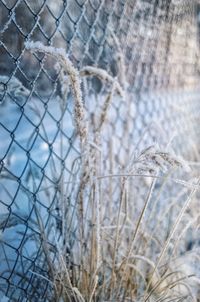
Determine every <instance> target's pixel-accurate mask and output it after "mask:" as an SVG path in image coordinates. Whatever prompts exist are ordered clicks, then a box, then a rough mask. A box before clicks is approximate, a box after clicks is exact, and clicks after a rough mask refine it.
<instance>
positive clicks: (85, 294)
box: [26, 37, 200, 302]
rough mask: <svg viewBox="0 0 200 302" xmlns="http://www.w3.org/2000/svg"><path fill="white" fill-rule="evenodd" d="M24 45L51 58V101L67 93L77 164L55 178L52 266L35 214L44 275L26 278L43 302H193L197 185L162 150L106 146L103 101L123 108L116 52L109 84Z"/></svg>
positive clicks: (99, 73)
mask: <svg viewBox="0 0 200 302" xmlns="http://www.w3.org/2000/svg"><path fill="white" fill-rule="evenodd" d="M113 38H114V41H115V43H117V40H116V37H113ZM26 47H27V48H28V49H30V50H31V51H33V52H35V51H39V52H43V53H45V54H47V55H51V56H53V57H54V58H56V60H57V61H58V66H57V67H56V68H57V70H58V71H59V72H60V81H61V84H62V94H63V95H62V97H63V99H62V98H61V99H60V102H61V103H63V102H64V101H65V100H66V96H67V94H68V91H71V92H72V95H73V99H74V120H75V126H76V132H77V135H78V137H79V140H80V150H81V161H79V160H77V161H75V162H74V164H73V166H72V174H71V176H70V177H69V179H67V181H66V180H65V181H64V180H63V181H61V187H60V191H61V195H60V196H61V200H60V203H59V210H60V212H61V219H62V225H61V229H62V231H61V237H62V238H61V239H58V240H57V241H56V242H55V244H56V248H57V253H56V261H55V260H54V262H53V261H52V259H51V251H50V249H49V246H48V243H47V239H48V238H47V237H48V234H47V232H46V230H45V228H44V227H43V226H42V221H41V218H40V217H39V213H38V224H39V227H40V232H41V234H42V248H43V250H44V254H45V256H46V265H47V266H48V268H49V276H42V275H40V274H37V273H36V272H35V274H37V275H38V278H39V279H41V280H42V278H45V279H47V280H48V281H49V283H50V284H51V285H52V294H51V299H50V300H52V301H88V302H91V301H137V302H146V301H157V302H158V301H160V302H161V301H199V300H198V299H199V284H200V279H199V268H200V267H199V264H198V262H199V246H198V240H196V238H195V236H196V234H197V233H198V228H199V213H198V197H199V196H198V194H199V193H198V191H199V179H198V178H193V175H192V172H191V170H190V167H189V165H188V164H187V162H186V161H184V160H183V159H182V158H181V157H180V156H177V155H176V154H175V152H174V151H173V149H172V147H171V146H170V144H169V145H165V146H164V145H163V146H159V145H151V146H149V147H147V148H144V149H141V148H139V146H132V144H131V142H130V141H127V138H126V137H125V135H124V137H121V146H118V148H116V146H115V144H114V139H115V138H113V137H112V132H111V133H110V132H109V131H108V128H109V110H110V107H111V105H112V104H113V102H117V101H120V102H123V103H124V102H125V104H126V105H127V108H128V102H130V100H129V99H128V90H127V89H128V84H127V83H126V79H125V78H126V77H125V70H126V68H125V66H124V63H123V59H122V57H121V52H120V50H119V49H118V51H119V53H120V58H121V59H120V60H119V64H121V65H122V66H121V69H120V70H121V71H122V73H123V74H121V75H120V76H118V77H117V78H113V77H112V76H111V75H110V74H109V73H108V72H106V71H104V70H102V69H100V68H96V67H90V66H86V67H84V68H83V69H82V70H77V69H76V68H74V66H73V64H72V63H71V61H70V60H69V58H68V57H67V56H66V54H65V52H64V51H63V50H59V49H56V48H53V47H47V46H43V45H42V44H41V43H38V42H37V43H32V42H31V43H27V44H26ZM119 47H120V46H119V45H118V48H119ZM93 77H95V78H99V79H100V80H101V81H102V83H103V87H104V94H102V95H101V97H99V99H100V100H101V102H102V104H98V106H97V108H95V110H94V111H93V112H92V113H89V110H88V108H89V107H90V104H88V103H89V102H90V101H91V100H93V98H92V96H91V95H90V93H89V88H88V87H89V83H90V80H91V78H93ZM82 81H84V85H83V86H81V84H82ZM83 87H84V88H83ZM104 97H105V99H104ZM102 100H103V101H102ZM127 116H128V115H127ZM126 126H127V125H124V127H125V130H126ZM122 147H123V148H125V150H126V152H124V155H123V158H120V157H121V155H120V154H121V153H120V152H119V151H120V149H121V148H122ZM126 147H128V149H126ZM73 169H74V170H73ZM74 171H76V172H74ZM73 172H74V173H73ZM66 196H68V197H69V198H66ZM36 216H37V215H36ZM54 231H55V230H51V232H54ZM55 238H56V236H55ZM197 239H198V237H197Z"/></svg>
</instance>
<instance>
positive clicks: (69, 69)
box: [25, 42, 88, 147]
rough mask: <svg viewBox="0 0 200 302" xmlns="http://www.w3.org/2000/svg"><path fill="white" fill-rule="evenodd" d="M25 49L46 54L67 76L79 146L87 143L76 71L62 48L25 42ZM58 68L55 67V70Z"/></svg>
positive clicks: (86, 130) (83, 109)
mask: <svg viewBox="0 0 200 302" xmlns="http://www.w3.org/2000/svg"><path fill="white" fill-rule="evenodd" d="M25 45H26V48H27V49H29V50H31V51H32V52H36V51H37V52H42V53H45V54H48V55H50V56H52V57H54V58H56V59H57V60H58V63H59V64H60V67H62V68H63V69H64V70H65V71H66V73H67V74H68V76H69V80H70V84H71V88H72V92H73V95H74V103H75V106H74V114H75V122H76V128H77V132H78V134H79V136H80V140H81V145H82V147H83V145H84V144H85V142H86V141H87V132H88V129H87V125H86V120H85V108H84V105H83V99H82V91H81V81H80V77H79V72H78V70H77V69H76V68H75V67H74V66H73V64H72V62H71V61H70V59H69V58H68V56H67V54H66V53H65V50H64V49H63V48H55V47H51V46H45V45H43V44H42V43H40V42H27V43H26V44H25ZM57 68H58V67H56V69H57Z"/></svg>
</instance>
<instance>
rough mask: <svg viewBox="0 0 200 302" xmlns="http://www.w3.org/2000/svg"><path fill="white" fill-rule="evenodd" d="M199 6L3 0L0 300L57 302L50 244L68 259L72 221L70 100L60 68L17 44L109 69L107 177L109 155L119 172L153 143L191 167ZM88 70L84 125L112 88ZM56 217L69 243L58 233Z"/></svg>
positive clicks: (199, 105) (132, 0)
mask: <svg viewBox="0 0 200 302" xmlns="http://www.w3.org/2000/svg"><path fill="white" fill-rule="evenodd" d="M198 10H199V7H198V4H197V3H195V1H189V0H188V1H186V0H184V1H178V0H176V1H175V0H153V1H148V0H140V1H136V0H58V1H53V0H37V1H30V0H0V30H1V42H0V97H1V101H0V141H1V147H0V160H1V162H0V171H1V174H0V175H1V176H0V178H1V182H0V213H1V214H0V293H1V294H0V299H2V300H1V301H36V300H37V301H56V298H55V297H52V288H53V285H52V282H51V281H52V280H53V279H55V278H53V275H54V273H55V272H54V270H55V269H56V266H57V262H58V257H57V255H58V246H59V244H60V243H61V242H62V245H64V247H65V258H66V259H65V263H68V261H69V259H68V257H69V255H70V251H71V250H72V248H73V246H76V243H75V242H76V240H77V237H76V236H77V235H76V226H72V222H71V221H70V217H72V216H73V215H72V213H73V209H75V208H76V201H75V200H76V199H75V197H74V196H75V195H76V194H75V193H76V192H75V191H76V188H75V187H76V185H74V183H76V181H77V175H78V174H79V164H78V163H79V161H80V157H81V153H80V146H79V139H78V137H77V133H76V132H77V131H76V127H75V122H74V119H75V117H74V103H73V96H72V93H71V91H70V87H68V85H64V84H63V83H64V79H65V78H66V77H67V75H66V74H63V73H62V70H61V68H59V67H58V66H57V67H56V68H55V65H56V63H57V60H56V59H55V58H52V57H51V56H48V55H47V54H44V53H42V52H34V53H33V52H30V50H29V49H27V48H26V47H25V42H27V41H40V42H41V43H43V44H44V45H47V46H54V47H56V48H64V49H65V51H66V53H67V54H68V57H69V59H70V61H71V62H72V64H73V66H75V67H76V68H77V69H78V70H82V72H83V73H84V67H85V66H93V67H96V68H97V69H98V70H100V68H101V70H102V69H103V70H106V72H107V73H108V74H109V75H110V76H111V78H112V79H113V82H114V81H115V80H116V81H119V84H120V87H122V89H124V90H125V95H126V96H125V98H123V97H121V96H120V93H119V95H116V98H115V100H114V102H112V104H111V106H110V108H109V111H108V116H107V117H106V123H105V125H104V130H103V132H102V138H103V139H102V141H103V142H102V145H103V153H104V156H103V161H104V162H103V165H104V167H105V171H112V167H111V165H110V166H108V163H107V159H108V158H109V156H110V150H111V149H112V150H114V155H113V158H112V161H111V162H114V163H115V164H116V165H120V166H124V165H125V164H126V159H127V158H129V157H130V155H131V153H132V151H133V149H134V148H135V147H136V146H138V145H140V147H141V146H142V147H141V148H145V147H147V146H149V145H152V144H154V143H155V142H159V143H160V144H161V145H162V144H163V145H164V146H166V145H167V144H168V143H169V142H170V143H171V144H172V145H173V148H174V150H176V151H177V152H178V153H179V154H180V155H183V156H184V157H185V158H186V159H188V160H190V161H195V160H197V159H198V156H199V137H200V133H199V130H200V127H199V116H200V101H199V87H198V86H199V84H198V81H199V69H198V68H199V24H198V22H199V15H198V14H199V12H198ZM98 70H97V71H98ZM87 72H88V73H89V71H88V70H85V73H86V75H87ZM93 72H94V74H92V75H90V73H89V75H90V77H89V78H83V82H82V89H83V96H84V102H85V103H84V106H85V107H86V108H87V112H88V116H89V119H90V120H91V121H93V120H95V118H96V117H95V115H96V112H98V110H100V109H101V108H102V107H103V106H104V105H103V102H104V99H105V98H106V95H107V93H108V91H109V89H110V84H111V83H109V84H108V83H107V82H105V81H102V80H101V77H100V79H99V76H97V74H95V70H93ZM94 123H95V122H94ZM94 145H95V143H94ZM63 199H65V209H64V210H63V208H62V205H61V200H63ZM69 208H70V211H69ZM63 215H64V216H65V215H66V216H65V218H64V219H65V220H67V228H68V231H67V233H69V232H70V233H71V234H72V233H73V232H74V239H73V236H71V237H70V240H68V239H67V237H66V238H65V236H63ZM63 237H64V239H63ZM63 241H64V243H63ZM57 278H59V275H57ZM72 279H73V278H72ZM7 297H8V298H7ZM6 299H8V300H6ZM66 301H71V300H66ZM73 301H77V300H73Z"/></svg>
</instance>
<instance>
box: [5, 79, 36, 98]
mask: <svg viewBox="0 0 200 302" xmlns="http://www.w3.org/2000/svg"><path fill="white" fill-rule="evenodd" d="M29 94H30V91H29V90H28V89H27V88H26V87H24V85H23V84H22V83H21V82H20V80H18V79H17V78H16V77H15V76H12V77H11V78H10V77H8V76H0V103H2V102H4V101H5V96H6V95H9V96H11V97H13V98H17V99H20V98H23V97H27V96H29Z"/></svg>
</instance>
